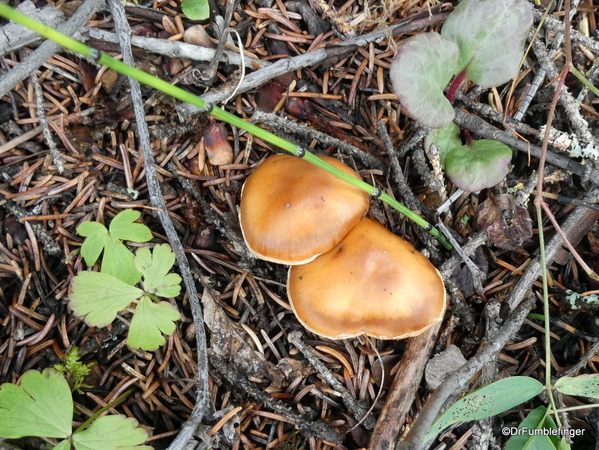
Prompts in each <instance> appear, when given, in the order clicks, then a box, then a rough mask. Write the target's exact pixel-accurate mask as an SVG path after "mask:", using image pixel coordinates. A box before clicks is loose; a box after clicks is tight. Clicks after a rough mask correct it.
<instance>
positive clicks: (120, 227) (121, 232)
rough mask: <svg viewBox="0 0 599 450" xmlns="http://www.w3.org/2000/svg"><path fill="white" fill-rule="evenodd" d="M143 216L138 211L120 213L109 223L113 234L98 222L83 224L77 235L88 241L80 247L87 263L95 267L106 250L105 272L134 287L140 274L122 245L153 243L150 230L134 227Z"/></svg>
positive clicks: (103, 261) (103, 264)
mask: <svg viewBox="0 0 599 450" xmlns="http://www.w3.org/2000/svg"><path fill="white" fill-rule="evenodd" d="M140 215H141V213H140V212H139V211H136V210H133V209H126V210H124V211H121V212H120V213H118V214H117V215H116V216H114V219H112V222H110V227H109V230H110V231H108V230H107V229H106V227H105V226H104V225H102V224H100V223H97V222H83V223H82V224H81V225H79V227H77V232H78V233H79V234H81V235H82V236H86V237H87V239H85V242H83V245H82V246H81V254H82V256H83V258H84V259H85V263H86V264H87V265H88V266H93V265H94V264H95V263H96V261H97V260H98V257H99V256H100V253H101V252H102V250H104V257H103V258H102V269H101V270H102V272H104V273H108V274H110V275H114V276H115V277H117V278H118V279H120V280H123V281H124V282H126V283H129V284H131V285H134V284H136V283H138V282H139V281H140V280H141V274H140V273H139V272H138V271H137V270H135V266H134V265H133V253H131V252H130V251H129V249H128V248H127V247H126V246H125V244H123V242H122V241H123V240H128V241H135V242H147V241H149V240H151V239H152V232H151V231H150V229H149V228H148V227H147V226H145V225H143V224H141V223H134V222H135V220H137V219H139V217H140Z"/></svg>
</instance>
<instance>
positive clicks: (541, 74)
mask: <svg viewBox="0 0 599 450" xmlns="http://www.w3.org/2000/svg"><path fill="white" fill-rule="evenodd" d="M552 3H553V2H552ZM577 3H578V0H577ZM549 6H550V7H551V5H549ZM534 12H535V15H536V17H535V18H536V19H537V20H538V21H541V20H545V23H547V21H548V20H549V19H550V18H551V16H550V15H549V14H546V13H543V14H541V13H540V12H537V11H534ZM532 36H533V39H534V41H536V40H537V38H536V36H537V32H536V31H535V32H532ZM563 39H564V33H563V30H562V31H561V32H560V33H558V34H557V35H556V36H555V38H554V39H553V43H552V48H551V53H550V57H551V59H553V57H554V56H555V54H556V53H557V51H558V49H559V47H560V46H561V44H562V40H563ZM546 74H547V71H546V70H545V69H544V68H541V69H539V70H538V71H537V73H536V75H535V77H534V79H533V81H532V83H531V84H530V86H529V87H528V89H527V90H526V93H525V95H524V98H523V99H522V103H521V104H520V106H519V107H518V110H517V111H516V114H514V119H515V120H518V121H519V120H522V118H523V117H524V114H525V113H526V110H527V109H528V107H529V106H530V103H531V102H532V100H533V98H534V96H535V95H536V93H537V91H538V90H539V87H540V86H541V83H542V82H543V80H544V79H545V75H546Z"/></svg>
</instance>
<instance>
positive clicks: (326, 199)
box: [239, 155, 369, 265]
mask: <svg viewBox="0 0 599 450" xmlns="http://www.w3.org/2000/svg"><path fill="white" fill-rule="evenodd" d="M322 159H323V160H325V161H327V162H329V163H330V164H332V165H333V166H335V167H337V168H338V169H341V170H343V171H344V172H345V173H347V174H350V175H352V176H353V177H355V178H357V179H360V176H359V175H358V174H357V173H356V172H355V171H354V170H353V169H351V168H350V167H349V166H347V165H345V164H343V163H342V162H340V161H338V160H336V159H335V158H331V157H322ZM368 206H369V199H368V194H367V193H365V192H364V191H362V190H360V189H358V188H356V187H354V186H351V185H349V184H347V183H346V182H344V181H342V180H340V179H338V178H336V177H335V176H333V175H331V174H330V173H328V172H326V171H325V170H323V169H321V168H319V167H316V166H314V165H313V164H310V163H309V162H307V161H304V160H302V159H300V158H298V157H296V156H291V155H274V156H271V157H269V158H267V159H266V160H265V161H264V162H263V163H262V164H261V165H260V166H259V167H258V168H257V169H256V170H255V171H254V172H252V174H251V175H250V176H249V177H248V179H247V181H246V182H245V184H244V186H243V190H242V193H241V204H240V211H239V220H240V223H241V231H242V233H243V238H244V239H245V242H246V244H247V246H248V248H249V249H250V251H251V252H252V253H253V254H255V255H256V256H258V257H260V258H262V259H265V260H267V261H272V262H276V263H280V264H289V265H293V264H304V263H306V262H309V261H312V260H313V259H314V258H316V257H317V256H318V255H320V254H322V253H325V252H327V251H329V250H330V249H331V248H333V247H334V246H335V245H337V244H338V243H339V241H341V239H343V237H344V236H345V235H346V234H347V232H348V231H349V230H350V229H351V228H352V227H353V226H354V225H355V224H356V223H358V221H359V220H360V219H361V218H362V216H363V215H364V214H366V211H367V210H368Z"/></svg>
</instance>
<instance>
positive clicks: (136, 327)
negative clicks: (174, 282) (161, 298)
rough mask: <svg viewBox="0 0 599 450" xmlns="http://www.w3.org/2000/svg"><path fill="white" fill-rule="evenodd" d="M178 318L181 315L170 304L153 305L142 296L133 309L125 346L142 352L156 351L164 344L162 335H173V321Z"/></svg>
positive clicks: (148, 299)
mask: <svg viewBox="0 0 599 450" xmlns="http://www.w3.org/2000/svg"><path fill="white" fill-rule="evenodd" d="M180 318H181V314H179V312H178V311H177V310H176V309H175V307H174V306H173V305H171V304H170V303H168V302H159V303H155V302H153V301H152V300H150V298H149V297H147V296H144V297H143V298H142V299H141V300H140V301H139V303H138V304H137V307H136V308H135V313H134V314H133V319H132V320H131V328H129V336H128V337H127V345H128V346H129V347H132V348H141V349H142V350H156V349H158V347H160V346H161V345H164V343H165V342H166V340H165V339H164V337H163V336H162V334H166V335H169V334H173V332H174V331H175V328H176V326H175V323H174V321H175V320H179V319H180Z"/></svg>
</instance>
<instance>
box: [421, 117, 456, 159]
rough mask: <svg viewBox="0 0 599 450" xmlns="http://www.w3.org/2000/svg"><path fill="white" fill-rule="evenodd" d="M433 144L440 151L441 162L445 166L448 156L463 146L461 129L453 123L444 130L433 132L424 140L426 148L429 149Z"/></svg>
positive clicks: (439, 129)
mask: <svg viewBox="0 0 599 450" xmlns="http://www.w3.org/2000/svg"><path fill="white" fill-rule="evenodd" d="M433 144H434V145H435V146H436V147H437V148H438V149H439V160H440V162H441V165H443V164H444V162H445V157H446V156H447V154H448V153H449V152H450V151H451V150H453V149H454V148H457V147H461V146H462V139H461V138H460V127H458V126H457V125H456V124H455V123H454V122H451V123H450V124H449V125H446V126H444V127H443V128H437V129H435V130H431V131H430V133H429V134H428V135H427V136H426V138H425V139H424V146H425V147H426V148H427V149H428V148H429V147H430V146H431V145H433Z"/></svg>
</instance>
